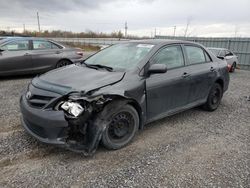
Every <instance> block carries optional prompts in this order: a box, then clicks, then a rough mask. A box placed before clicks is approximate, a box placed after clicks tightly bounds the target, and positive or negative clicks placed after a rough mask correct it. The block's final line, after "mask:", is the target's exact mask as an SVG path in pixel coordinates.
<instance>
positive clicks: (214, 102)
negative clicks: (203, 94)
mask: <svg viewBox="0 0 250 188" xmlns="http://www.w3.org/2000/svg"><path fill="white" fill-rule="evenodd" d="M222 95H223V91H222V87H221V85H220V84H218V83H215V84H214V85H213V87H212V88H211V90H210V92H209V95H208V98H207V102H206V103H205V104H204V106H203V107H204V109H205V110H208V111H214V110H216V109H217V108H218V106H219V105H220V102H221V98H222Z"/></svg>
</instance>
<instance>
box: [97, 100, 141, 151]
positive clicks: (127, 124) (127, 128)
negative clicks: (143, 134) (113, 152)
mask: <svg viewBox="0 0 250 188" xmlns="http://www.w3.org/2000/svg"><path fill="white" fill-rule="evenodd" d="M106 118H108V117H106ZM138 128H139V116H138V113H137V111H136V110H135V109H134V108H133V107H132V106H131V105H128V104H127V105H124V106H123V107H122V108H121V109H119V110H118V111H117V112H114V113H113V114H112V115H111V122H110V124H109V125H107V127H106V129H105V131H104V133H103V136H102V144H103V145H104V147H106V148H107V149H119V148H122V147H124V146H125V145H127V144H128V143H129V142H130V141H131V140H132V139H133V138H134V136H135V134H136V132H137V130H138Z"/></svg>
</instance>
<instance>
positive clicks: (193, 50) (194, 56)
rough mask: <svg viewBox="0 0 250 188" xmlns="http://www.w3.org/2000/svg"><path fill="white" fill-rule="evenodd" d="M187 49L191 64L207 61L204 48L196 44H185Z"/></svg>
mask: <svg viewBox="0 0 250 188" xmlns="http://www.w3.org/2000/svg"><path fill="white" fill-rule="evenodd" d="M185 50H186V53H187V58H188V61H189V64H190V65H192V64H198V63H204V62H207V61H206V57H205V54H204V50H203V49H201V48H199V47H196V46H185Z"/></svg>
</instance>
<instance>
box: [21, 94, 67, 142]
mask: <svg viewBox="0 0 250 188" xmlns="http://www.w3.org/2000/svg"><path fill="white" fill-rule="evenodd" d="M20 109H21V113H22V125H23V127H24V128H25V130H26V131H27V132H28V133H29V134H31V135H32V136H34V137H35V138H37V139H38V140H40V141H41V142H44V143H49V144H65V141H64V140H65V138H66V137H67V129H68V126H69V125H68V122H67V121H66V120H65V118H64V112H63V111H54V110H53V111H52V110H44V109H36V108H32V107H30V106H29V104H28V103H27V100H26V99H25V98H24V96H22V97H21V99H20Z"/></svg>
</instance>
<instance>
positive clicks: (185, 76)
mask: <svg viewBox="0 0 250 188" xmlns="http://www.w3.org/2000/svg"><path fill="white" fill-rule="evenodd" d="M189 76H190V74H188V73H186V72H184V73H183V74H182V78H187V77H189Z"/></svg>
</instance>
